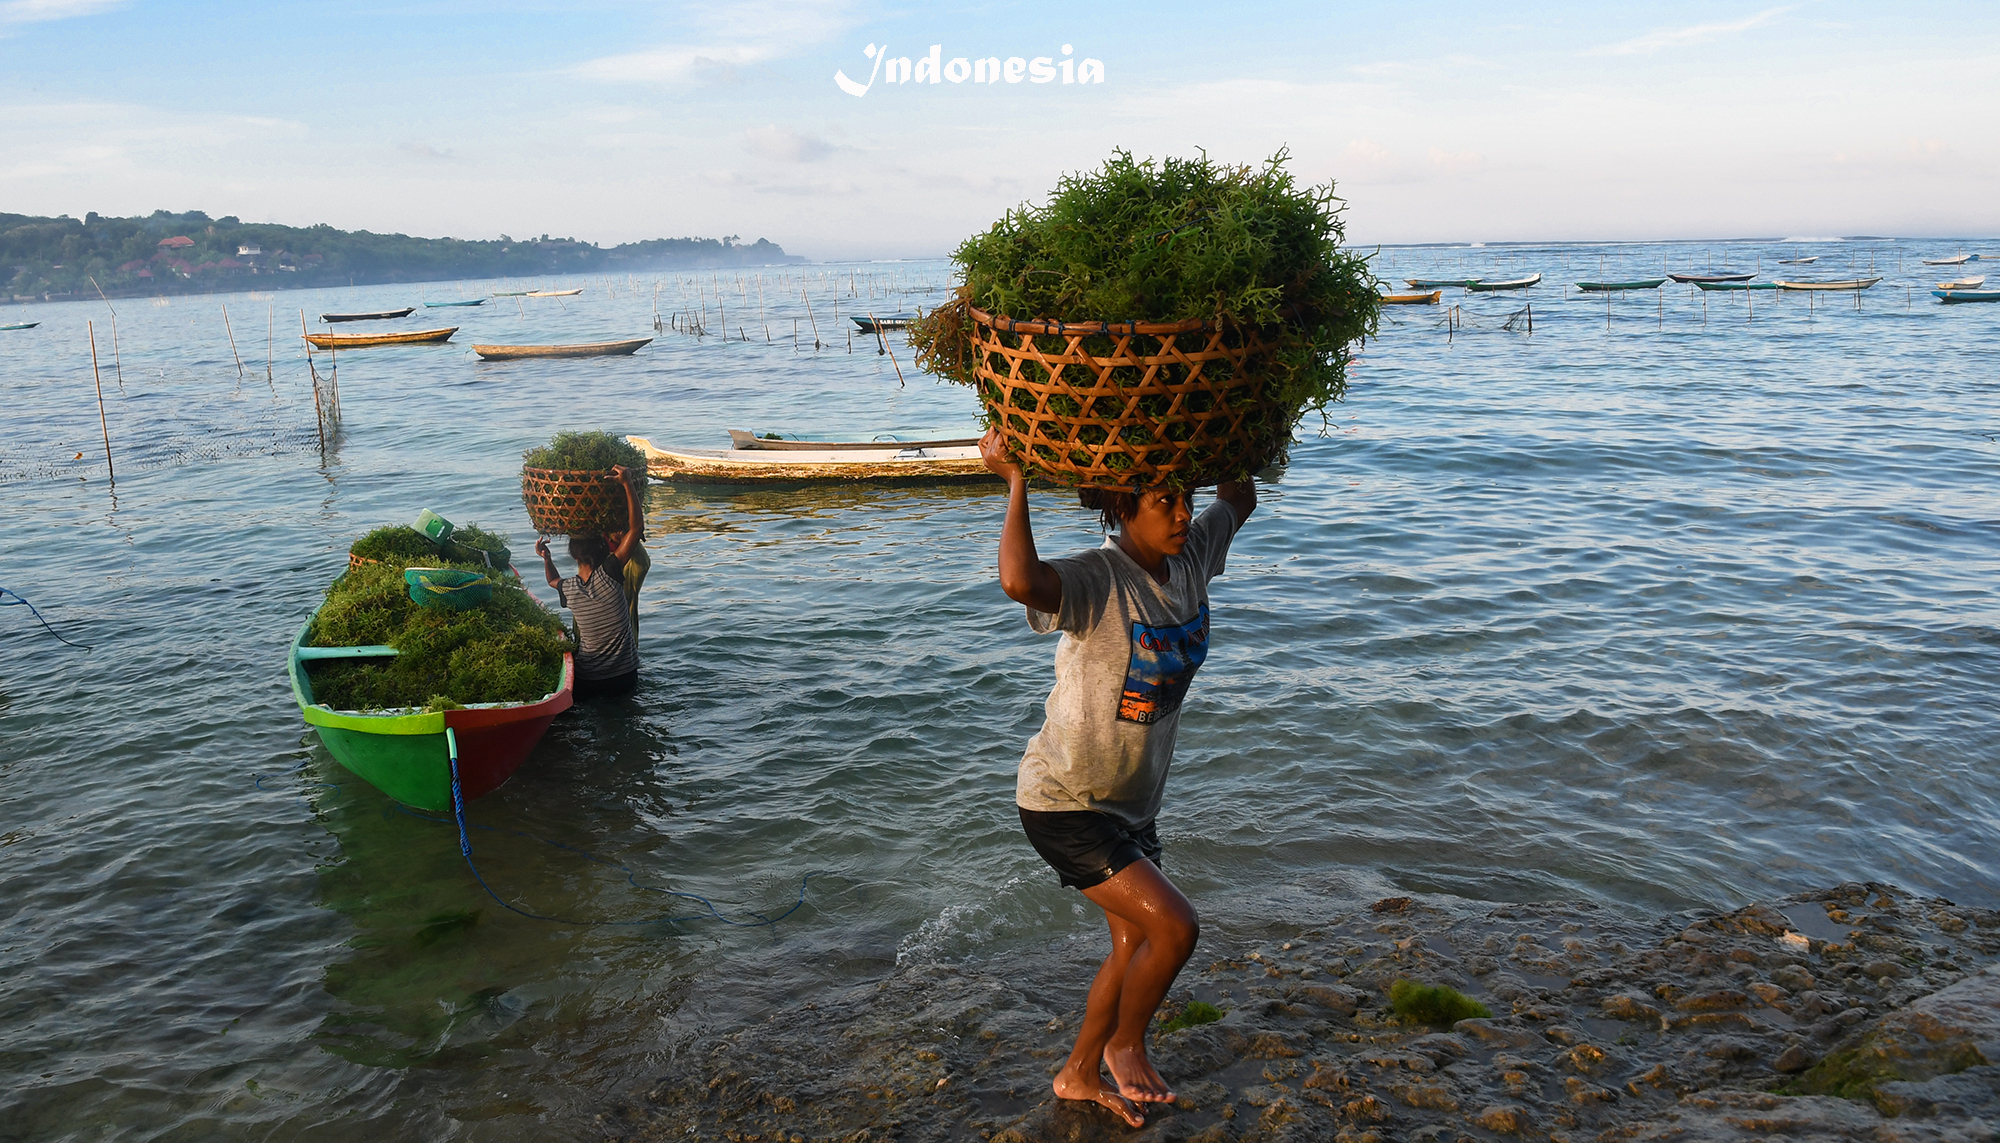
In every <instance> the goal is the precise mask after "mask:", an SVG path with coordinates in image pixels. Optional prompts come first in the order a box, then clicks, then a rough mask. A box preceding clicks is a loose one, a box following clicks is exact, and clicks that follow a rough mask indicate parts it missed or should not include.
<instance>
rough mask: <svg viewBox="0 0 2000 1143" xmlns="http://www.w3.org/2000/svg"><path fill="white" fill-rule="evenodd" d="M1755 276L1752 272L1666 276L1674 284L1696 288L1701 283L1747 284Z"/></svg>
mask: <svg viewBox="0 0 2000 1143" xmlns="http://www.w3.org/2000/svg"><path fill="white" fill-rule="evenodd" d="M1756 276H1757V275H1756V273H1755V272H1754V271H1753V272H1751V273H1748V274H1668V275H1667V277H1669V278H1672V279H1673V280H1674V281H1676V282H1686V283H1689V284H1692V285H1696V286H1699V285H1701V284H1702V283H1703V282H1747V281H1749V280H1750V279H1752V278H1754V277H1756Z"/></svg>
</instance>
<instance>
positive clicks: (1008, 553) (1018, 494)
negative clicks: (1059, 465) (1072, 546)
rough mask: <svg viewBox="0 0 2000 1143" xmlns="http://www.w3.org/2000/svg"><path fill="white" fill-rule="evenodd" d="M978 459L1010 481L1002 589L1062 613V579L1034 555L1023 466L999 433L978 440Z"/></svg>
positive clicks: (1015, 597) (1039, 607) (990, 432)
mask: <svg viewBox="0 0 2000 1143" xmlns="http://www.w3.org/2000/svg"><path fill="white" fill-rule="evenodd" d="M979 456H980V458H981V459H982V460H984V461H985V462H986V467H987V468H989V469H991V470H993V471H994V472H996V473H998V474H1000V475H1001V476H1003V477H1005V478H1006V479H1007V521H1006V523H1004V524H1002V525H1001V527H1000V590H1001V591H1004V592H1006V593H1007V598H1009V599H1011V600H1013V601H1014V602H1016V603H1023V604H1026V605H1028V606H1029V607H1032V608H1034V609H1035V610H1036V611H1045V612H1047V613H1049V614H1050V615H1055V614H1058V613H1060V612H1061V611H1062V577H1061V576H1059V575H1057V574H1056V569H1054V568H1052V567H1050V566H1049V565H1048V564H1045V563H1043V562H1042V559H1041V557H1040V556H1038V555H1036V554H1035V533H1034V529H1033V528H1032V527H1030V526H1029V523H1028V478H1027V477H1026V476H1025V475H1023V474H1022V472H1021V466H1020V465H1018V464H1016V463H1014V462H1013V461H1011V460H1008V459H1007V452H1006V446H1005V445H1004V444H1003V443H1001V440H1000V434H999V432H998V431H997V430H991V429H989V430H987V433H986V435H985V436H983V437H981V438H979Z"/></svg>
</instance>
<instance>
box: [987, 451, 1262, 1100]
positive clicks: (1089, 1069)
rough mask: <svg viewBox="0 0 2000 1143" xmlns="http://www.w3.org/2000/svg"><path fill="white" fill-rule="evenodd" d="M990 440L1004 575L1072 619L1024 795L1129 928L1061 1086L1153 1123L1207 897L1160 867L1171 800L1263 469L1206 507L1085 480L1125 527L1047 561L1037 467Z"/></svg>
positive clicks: (1062, 861) (1027, 600)
mask: <svg viewBox="0 0 2000 1143" xmlns="http://www.w3.org/2000/svg"><path fill="white" fill-rule="evenodd" d="M979 448H980V453H981V455H982V456H983V458H984V459H985V461H986V467H987V468H989V469H991V470H993V471H994V472H995V473H998V474H999V475H1001V476H1003V477H1005V478H1006V480H1007V485H1008V497H1007V518H1006V522H1005V524H1004V525H1003V526H1002V528H1001V532H1000V587H1001V590H1003V591H1005V592H1006V593H1007V596H1008V598H1010V599H1012V600H1014V601H1015V602H1017V603H1021V604H1024V605H1026V607H1027V609H1028V626H1030V627H1031V628H1033V629H1034V630H1035V631H1037V632H1041V633H1048V632H1050V631H1060V632H1062V638H1061V640H1060V641H1059V642H1058V643H1057V645H1056V664H1055V665H1056V680H1055V687H1054V689H1052V690H1051V691H1050V692H1049V698H1048V703H1047V713H1048V717H1047V720H1046V721H1045V722H1044V723H1043V724H1042V728H1041V730H1040V731H1039V732H1038V733H1036V735H1035V736H1034V738H1032V739H1030V740H1029V742H1028V745H1027V749H1026V751H1025V753H1024V754H1023V756H1022V759H1021V769H1020V776H1019V778H1018V780H1017V782H1016V786H1015V795H1014V800H1015V802H1016V804H1017V806H1018V808H1019V810H1020V815H1021V825H1022V827H1023V828H1024V829H1025V830H1026V831H1027V834H1028V840H1029V841H1030V842H1031V843H1032V844H1033V845H1034V847H1035V851H1036V852H1037V853H1039V854H1041V856H1042V859H1043V860H1044V861H1046V862H1048V864H1049V865H1050V866H1051V867H1053V868H1054V869H1055V871H1056V874H1057V876H1058V877H1059V878H1060V880H1061V881H1062V883H1063V884H1064V885H1068V886H1071V887H1073V888H1076V889H1078V890H1080V891H1082V893H1083V895H1084V896H1085V897H1088V898H1089V899H1090V900H1091V902H1092V903H1093V904H1095V905H1097V906H1098V907H1099V908H1101V909H1103V910H1104V914H1105V919H1106V920H1107V921H1108V922H1109V924H1110V927H1111V954H1110V955H1109V956H1107V957H1106V958H1105V960H1104V963H1103V965H1102V966H1101V967H1099V968H1098V970H1097V977H1096V979H1095V980H1094V981H1093V982H1092V983H1091V986H1090V996H1089V1000H1088V1001H1087V1002H1086V1004H1085V1008H1084V1017H1083V1026H1082V1027H1081V1028H1080V1029H1078V1031H1077V1037H1076V1046H1075V1048H1074V1049H1072V1050H1071V1052H1070V1055H1069V1059H1068V1061H1067V1062H1065V1063H1064V1064H1063V1067H1062V1070H1061V1071H1059V1072H1058V1073H1056V1078H1055V1093H1056V1095H1058V1096H1059V1097H1061V1098H1063V1099H1083V1100H1093V1101H1095V1102H1097V1103H1100V1104H1103V1105H1104V1106H1105V1107H1107V1108H1109V1109H1110V1110H1111V1111H1112V1112H1114V1113H1115V1114H1117V1115H1118V1116H1120V1117H1121V1118H1123V1119H1124V1120H1125V1122H1126V1123H1128V1124H1130V1125H1132V1126H1134V1127H1137V1126H1140V1125H1141V1124H1143V1123H1145V1121H1146V1117H1145V1113H1144V1111H1143V1110H1142V1108H1141V1106H1140V1105H1142V1104H1146V1103H1171V1102H1173V1099H1174V1093H1173V1091H1172V1089H1170V1088H1169V1087H1168V1086H1167V1084H1166V1081H1165V1080H1163V1079H1161V1078H1160V1073H1159V1072H1157V1071H1155V1070H1154V1068H1153V1065H1152V1063H1151V1062H1150V1061H1149V1060H1148V1059H1147V1057H1146V1029H1147V1026H1148V1025H1149V1024H1150V1023H1151V1022H1152V1019H1153V1014H1154V1013H1155V1012H1156V1011H1157V1010H1158V1009H1159V1006H1160V1001H1161V1000H1163V999H1165V997H1166V994H1167V989H1168V987H1169V986H1170V985H1172V984H1173V981H1174V977H1175V976H1176V975H1177V974H1178V973H1179V972H1180V970H1181V966H1183V965H1185V964H1186V963H1187V960H1188V957H1189V956H1190V955H1192V954H1193V952H1194V945H1195V940H1196V938H1197V936H1198V935H1199V933H1200V926H1199V924H1198V922H1197V920H1196V917H1195V911H1194V906H1193V905H1191V904H1190V903H1189V902H1188V899H1187V898H1186V897H1185V896H1183V895H1182V894H1181V891H1180V890H1179V889H1177V888H1175V887H1174V884H1173V882H1171V881H1169V880H1167V878H1166V876H1165V875H1164V874H1163V873H1161V872H1160V864H1161V851H1160V840H1159V834H1158V832H1157V831H1156V829H1155V827H1154V816H1155V815H1156V814H1157V813H1158V811H1159V807H1160V795H1161V792H1162V791H1163V790H1164V789H1165V787H1166V779H1167V768H1168V766H1169V764H1170V763H1171V762H1172V761H1173V753H1174V736H1175V733H1176V732H1177V730H1178V729H1179V726H1180V708H1181V699H1182V697H1183V696H1184V695H1186V693H1187V688H1188V683H1189V681H1190V680H1192V679H1193V677H1194V673H1195V671H1196V670H1197V669H1198V668H1199V667H1200V666H1201V664H1202V661H1203V660H1204V659H1205V658H1206V657H1207V654H1208V631H1209V614H1208V581H1209V580H1210V579H1211V578H1213V577H1215V576H1216V575H1219V574H1221V572H1222V570H1223V564H1224V561H1225V559H1226V558H1227V556H1228V554H1229V545H1230V541H1231V540H1232V539H1234V538H1235V535H1236V530H1237V529H1238V528H1240V527H1242V526H1243V522H1244V521H1245V520H1247V519H1249V517H1250V513H1252V512H1253V511H1255V510H1256V508H1257V490H1256V486H1255V485H1253V484H1251V483H1250V482H1249V481H1247V480H1244V481H1233V482H1230V483H1226V484H1223V485H1221V486H1220V487H1218V488H1217V489H1216V493H1215V495H1216V502H1215V503H1213V504H1211V505H1209V506H1208V507H1207V508H1205V509H1203V510H1202V511H1201V512H1200V513H1199V514H1197V513H1195V512H1194V508H1193V503H1192V497H1191V495H1190V494H1189V493H1187V492H1171V491H1166V490H1163V489H1151V490H1147V491H1143V492H1139V493H1136V494H1135V493H1130V492H1107V491H1102V490H1097V489H1085V490H1083V491H1082V492H1081V493H1080V495H1079V499H1080V500H1081V501H1082V503H1083V505H1084V506H1085V507H1094V508H1098V509H1099V510H1100V511H1101V512H1102V513H1103V517H1104V522H1105V526H1106V528H1107V530H1109V529H1110V528H1113V527H1115V528H1116V529H1117V532H1116V534H1115V535H1113V536H1110V537H1109V538H1107V539H1106V540H1105V542H1104V546H1103V547H1100V548H1097V549H1095V550H1092V551H1087V552H1082V553H1079V554H1077V555H1073V556H1067V557H1064V558H1062V559H1057V560H1052V561H1044V560H1042V559H1041V558H1039V557H1038V556H1037V555H1036V552H1035V537H1034V533H1033V531H1032V530H1031V529H1030V527H1029V522H1028V489H1027V480H1026V478H1025V477H1024V476H1023V474H1022V471H1021V466H1020V465H1019V464H1018V463H1016V462H1015V461H1013V460H1010V459H1008V457H1007V455H1006V451H1005V445H1004V444H1003V442H1002V440H1001V437H1000V435H999V433H998V432H997V431H989V432H988V433H987V434H986V436H985V437H984V438H983V439H982V440H981V441H980V442H979ZM1100 1065H1101V1066H1102V1067H1103V1068H1106V1069H1109V1071H1110V1073H1111V1082H1110V1083H1106V1082H1105V1080H1104V1078H1103V1075H1102V1073H1101V1071H1100Z"/></svg>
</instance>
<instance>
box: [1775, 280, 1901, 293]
mask: <svg viewBox="0 0 2000 1143" xmlns="http://www.w3.org/2000/svg"><path fill="white" fill-rule="evenodd" d="M1881 280H1882V279H1881V278H1842V279H1840V280H1838V281H1827V282H1788V281H1786V280H1785V279H1783V278H1780V279H1778V281H1777V287H1778V288H1779V289H1781V290H1865V289H1867V288H1868V287H1870V286H1872V285H1874V284H1875V283H1877V282H1879V281H1881Z"/></svg>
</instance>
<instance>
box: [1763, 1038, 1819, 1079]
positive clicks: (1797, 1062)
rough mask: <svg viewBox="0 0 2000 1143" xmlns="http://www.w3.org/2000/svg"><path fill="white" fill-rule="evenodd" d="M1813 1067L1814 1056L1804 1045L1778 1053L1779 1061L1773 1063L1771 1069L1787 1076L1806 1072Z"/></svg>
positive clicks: (1794, 1046)
mask: <svg viewBox="0 0 2000 1143" xmlns="http://www.w3.org/2000/svg"><path fill="white" fill-rule="evenodd" d="M1811 1066H1813V1054H1812V1053H1811V1052H1808V1051H1806V1049H1805V1045H1803V1044H1793V1045H1792V1046H1791V1047H1789V1048H1786V1049H1785V1050H1784V1051H1782V1052H1780V1053H1778V1058H1777V1059H1775V1060H1773V1061H1771V1068H1772V1069H1773V1070H1774V1071H1780V1072H1784V1073H1785V1074H1786V1075H1791V1074H1793V1073H1794V1072H1802V1071H1805V1070H1806V1069H1807V1068H1809V1067H1811Z"/></svg>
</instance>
